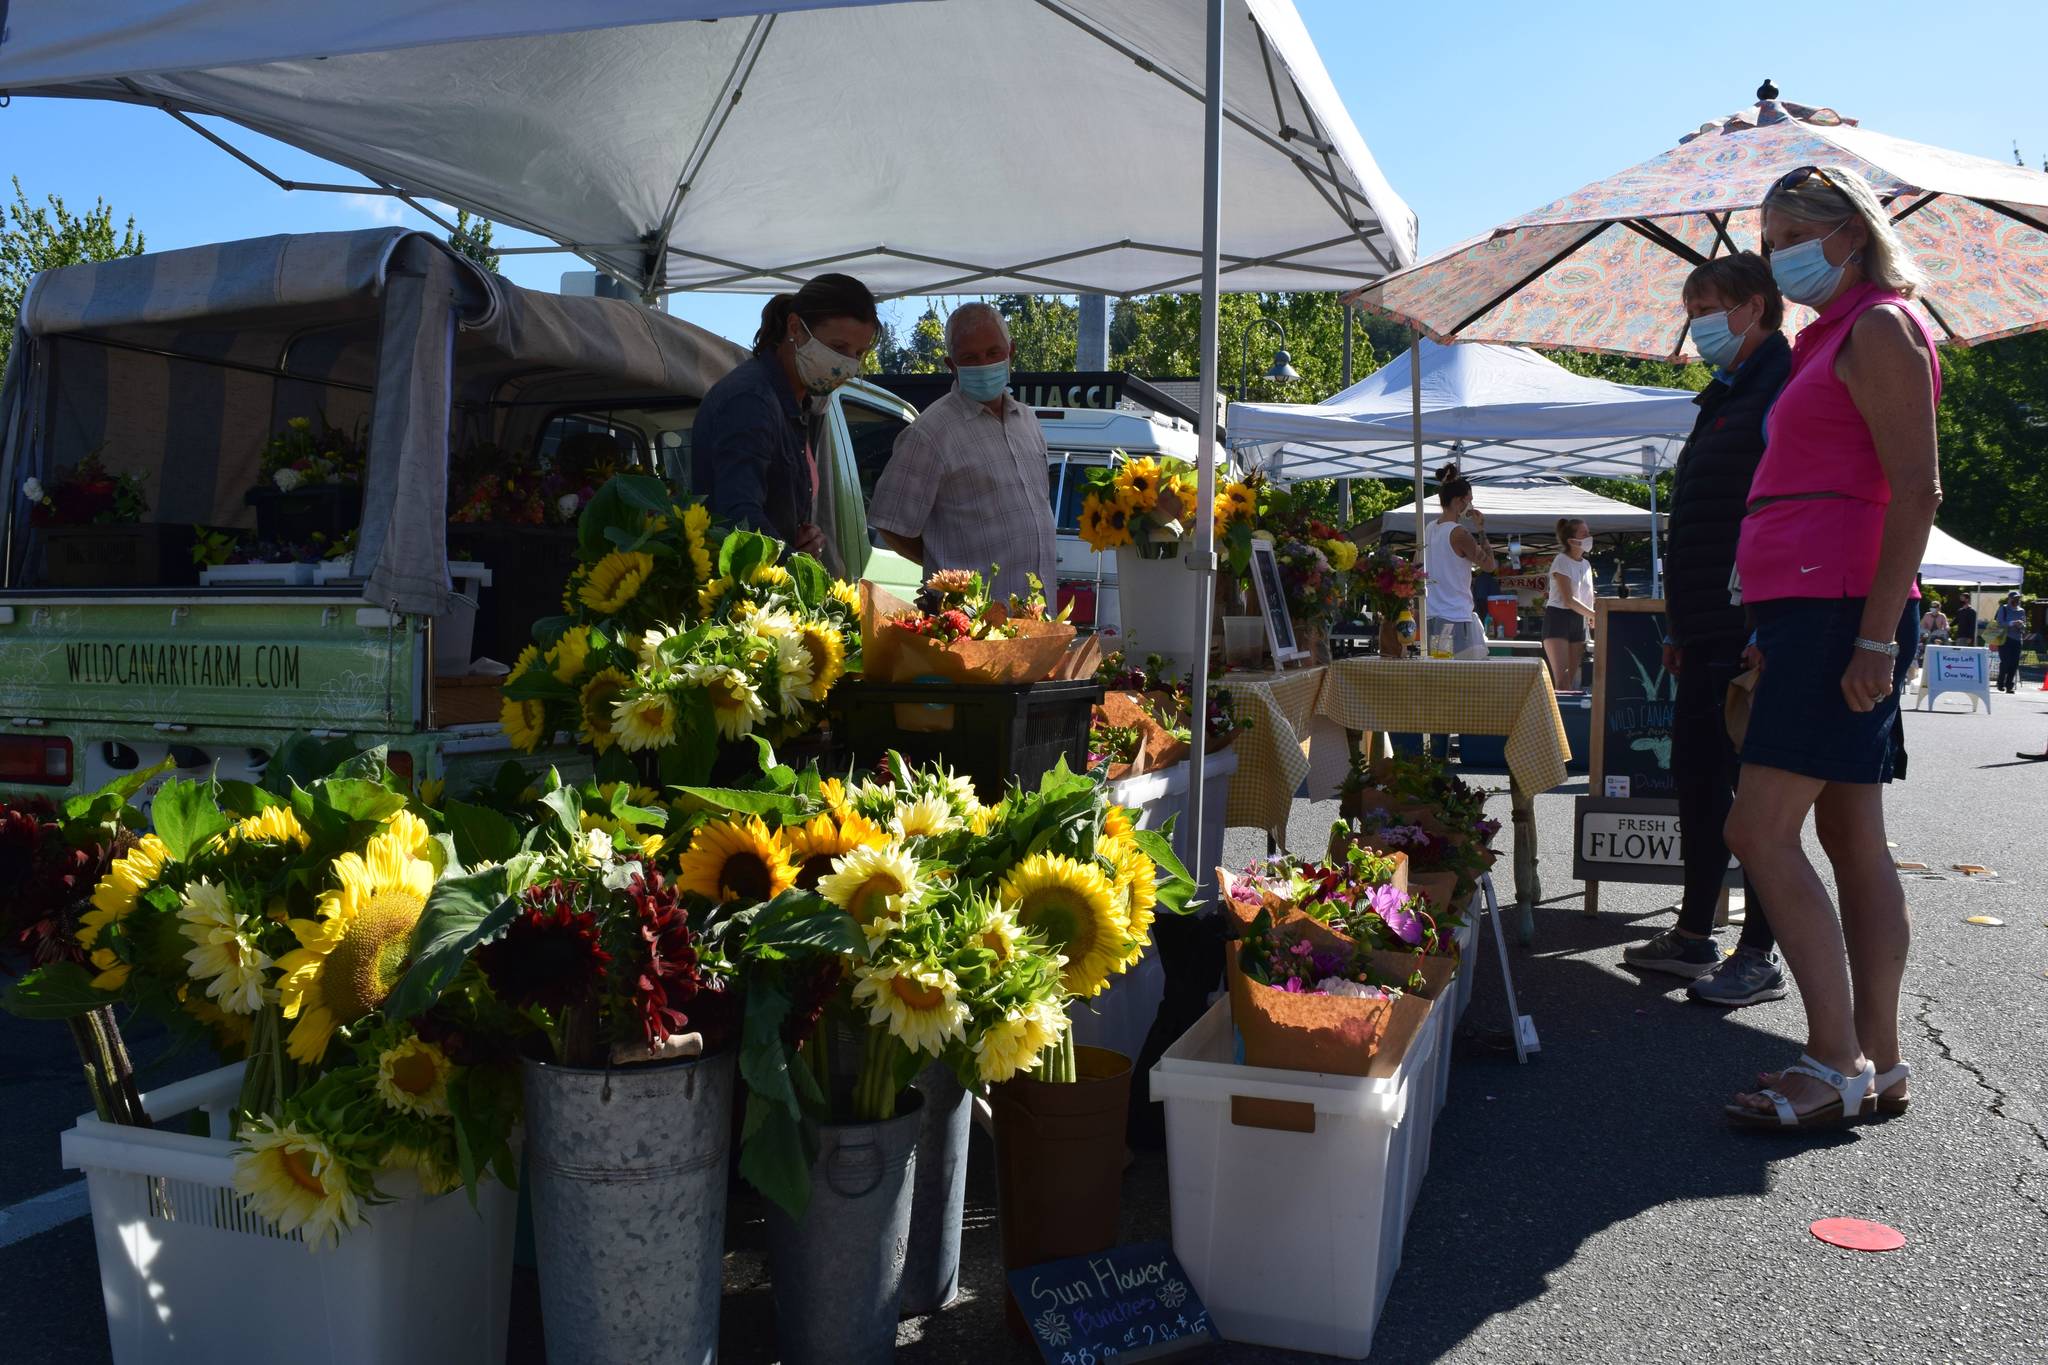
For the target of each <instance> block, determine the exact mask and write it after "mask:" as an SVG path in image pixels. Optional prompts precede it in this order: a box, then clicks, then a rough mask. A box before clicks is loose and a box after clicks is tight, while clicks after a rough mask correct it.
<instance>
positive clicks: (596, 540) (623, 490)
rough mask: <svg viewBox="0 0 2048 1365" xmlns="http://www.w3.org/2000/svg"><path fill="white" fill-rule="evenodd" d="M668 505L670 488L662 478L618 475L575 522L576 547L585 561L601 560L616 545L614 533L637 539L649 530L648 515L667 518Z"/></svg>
mask: <svg viewBox="0 0 2048 1365" xmlns="http://www.w3.org/2000/svg"><path fill="white" fill-rule="evenodd" d="M669 506H670V504H669V496H668V489H667V488H666V487H664V486H663V484H662V482H661V480H660V479H657V478H654V477H652V476H650V475H646V474H619V475H616V476H614V477H613V478H611V479H609V480H607V481H606V483H605V486H604V487H602V488H600V489H598V490H597V492H596V494H595V495H593V496H592V498H591V499H590V501H589V502H588V503H587V504H585V505H584V508H583V514H582V515H581V516H580V517H578V518H577V519H576V548H577V550H578V551H579V552H580V553H581V554H582V556H583V558H584V559H585V560H589V561H592V562H595V561H596V560H599V559H602V558H604V556H605V555H607V554H609V553H610V552H611V549H612V545H613V543H614V541H613V537H612V536H611V535H610V534H609V533H610V532H611V531H613V530H619V531H624V532H625V533H626V534H627V536H628V538H629V539H631V538H637V537H639V536H640V535H642V534H643V533H644V532H645V530H646V527H647V517H648V515H649V514H650V513H651V514H653V515H655V516H666V515H668V512H669Z"/></svg>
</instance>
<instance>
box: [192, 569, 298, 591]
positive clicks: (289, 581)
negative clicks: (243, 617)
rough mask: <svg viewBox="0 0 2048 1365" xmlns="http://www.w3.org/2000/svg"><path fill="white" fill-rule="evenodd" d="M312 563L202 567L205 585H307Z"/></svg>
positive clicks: (275, 586) (221, 586)
mask: <svg viewBox="0 0 2048 1365" xmlns="http://www.w3.org/2000/svg"><path fill="white" fill-rule="evenodd" d="M313 570H314V566H313V565H311V564H215V565H213V566H212V567H211V568H206V569H201V570H200V571H199V586H200V587H202V588H304V587H309V586H311V585H312V582H313Z"/></svg>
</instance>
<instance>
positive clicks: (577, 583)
mask: <svg viewBox="0 0 2048 1365" xmlns="http://www.w3.org/2000/svg"><path fill="white" fill-rule="evenodd" d="M588 578H589V574H588V572H587V571H586V570H585V569H584V568H583V566H582V565H580V564H579V565H577V566H576V567H575V568H573V569H571V570H570V571H569V576H568V577H567V578H566V579H564V580H562V610H563V611H569V612H573V611H575V610H576V603H577V601H578V600H579V599H580V598H581V597H582V596H583V584H584V583H585V582H586V581H587V580H588Z"/></svg>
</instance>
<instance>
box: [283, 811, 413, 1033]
mask: <svg viewBox="0 0 2048 1365" xmlns="http://www.w3.org/2000/svg"><path fill="white" fill-rule="evenodd" d="M330 872H331V874H332V876H333V879H334V881H335V882H336V883H337V885H335V886H334V887H333V888H332V889H331V890H327V891H323V892H321V893H320V901H319V905H318V908H317V909H316V911H315V915H316V917H315V918H313V919H310V920H303V919H295V920H292V921H291V922H290V927H291V931H292V933H293V935H294V936H295V937H296V938H297V939H298V940H299V947H298V948H296V949H294V950H293V951H291V952H289V953H286V954H285V955H284V956H283V957H282V958H280V959H279V960H278V964H277V965H278V966H279V967H281V968H283V969H284V973H285V975H284V978H283V980H281V981H280V982H279V983H278V998H279V1001H280V1003H281V1004H282V1005H283V1006H284V1017H285V1018H287V1019H296V1020H297V1021H298V1022H297V1023H296V1024H295V1025H293V1027H292V1031H291V1037H290V1038H289V1039H288V1040H287V1043H286V1049H285V1050H286V1051H287V1052H289V1053H290V1054H291V1056H292V1058H293V1060H295V1061H300V1062H317V1061H319V1060H320V1059H321V1058H322V1057H323V1056H325V1055H326V1053H327V1044H328V1042H329V1040H330V1039H332V1038H333V1036H334V1030H335V1029H337V1028H339V1027H340V1026H341V1025H343V1024H352V1023H354V1022H355V1021H356V1020H358V1019H360V1018H362V1017H363V1016H364V1015H366V1014H368V1013H370V1011H372V1010H374V1009H376V1008H377V1007H378V1006H379V1005H382V1004H383V1003H384V999H385V997H386V996H388V995H390V994H391V992H392V990H393V989H395V988H396V987H397V985H398V980H399V978H400V977H401V976H402V975H404V971H405V966H406V963H407V960H408V959H409V958H410V956H411V954H412V931H413V928H414V926H415V925H417V924H418V923H419V918H420V912H421V911H422V910H424V909H426V905H427V897H428V896H429V895H430V894H432V892H433V890H434V867H433V864H432V863H429V862H427V861H426V860H425V859H423V858H414V857H409V856H407V855H406V853H405V851H404V849H403V848H402V847H401V846H400V843H399V842H398V841H397V840H395V839H388V838H376V839H372V840H370V842H369V845H368V846H367V847H366V848H365V849H364V850H363V852H362V853H361V854H356V853H344V854H342V855H341V856H340V857H338V858H336V859H335V860H334V862H333V864H332V866H331V868H330Z"/></svg>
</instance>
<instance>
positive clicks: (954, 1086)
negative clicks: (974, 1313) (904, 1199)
mask: <svg viewBox="0 0 2048 1365" xmlns="http://www.w3.org/2000/svg"><path fill="white" fill-rule="evenodd" d="M917 1088H918V1090H919V1091H920V1092H921V1093H922V1094H923V1095H924V1127H923V1130H922V1131H921V1132H919V1134H918V1138H917V1180H916V1182H915V1187H916V1193H915V1194H914V1196H913V1197H912V1200H911V1207H910V1249H909V1251H908V1252H907V1253H906V1254H905V1256H904V1258H903V1308H902V1312H903V1316H904V1317H906V1318H921V1317H923V1316H924V1315H925V1314H927V1313H936V1312H938V1311H939V1310H940V1309H941V1308H944V1307H945V1306H946V1305H947V1304H949V1303H951V1302H952V1301H953V1300H954V1299H955V1298H957V1297H958V1296H959V1293H960V1214H961V1210H962V1208H963V1207H964V1206H965V1205H966V1202H967V1143H968V1140H969V1137H970V1135H971V1133H972V1131H973V1126H974V1125H973V1120H974V1102H973V1100H972V1098H971V1097H970V1096H969V1095H968V1093H967V1091H966V1090H965V1089H963V1088H962V1087H961V1085H960V1082H959V1080H958V1079H957V1078H955V1076H954V1075H953V1069H952V1068H951V1067H949V1066H947V1065H946V1064H945V1063H944V1062H933V1063H932V1064H931V1065H930V1066H928V1067H926V1068H925V1069H924V1070H923V1071H922V1072H920V1073H919V1075H918V1078H917Z"/></svg>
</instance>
